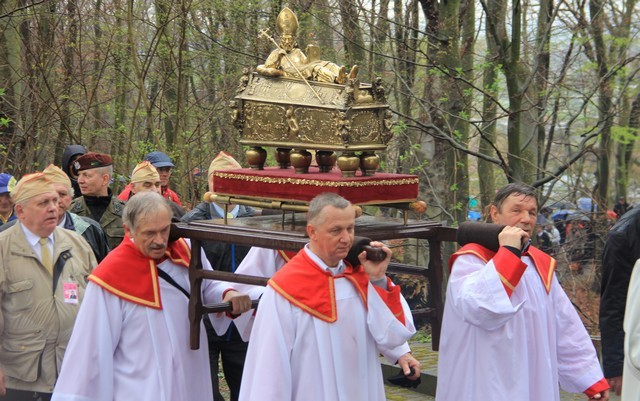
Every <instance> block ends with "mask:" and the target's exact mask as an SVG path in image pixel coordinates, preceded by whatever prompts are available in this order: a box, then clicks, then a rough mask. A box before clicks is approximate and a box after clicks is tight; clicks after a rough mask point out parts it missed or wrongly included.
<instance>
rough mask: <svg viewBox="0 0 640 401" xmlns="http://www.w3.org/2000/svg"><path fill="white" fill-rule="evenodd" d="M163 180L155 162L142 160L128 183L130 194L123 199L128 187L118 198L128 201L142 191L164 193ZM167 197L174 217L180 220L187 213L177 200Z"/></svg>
mask: <svg viewBox="0 0 640 401" xmlns="http://www.w3.org/2000/svg"><path fill="white" fill-rule="evenodd" d="M161 182H162V181H161V179H160V174H159V173H158V170H157V169H156V168H155V167H154V166H153V164H151V163H150V162H149V161H148V160H145V161H142V162H140V163H138V164H137V165H136V166H135V167H134V169H133V171H132V172H131V183H130V184H129V185H127V188H128V192H129V195H128V196H127V198H126V199H122V198H121V197H120V196H122V195H123V194H124V193H125V191H127V189H125V191H122V193H120V195H119V196H118V199H120V200H123V201H125V202H126V201H128V200H129V199H131V197H133V195H135V194H137V193H140V192H155V193H157V194H160V195H162V192H161V188H162V184H161ZM165 199H167V202H169V207H171V211H172V212H173V218H174V219H176V220H177V221H180V218H182V216H184V214H185V213H186V212H185V210H184V209H183V208H182V206H180V205H178V204H177V203H175V202H172V201H171V200H169V199H168V198H166V197H165Z"/></svg>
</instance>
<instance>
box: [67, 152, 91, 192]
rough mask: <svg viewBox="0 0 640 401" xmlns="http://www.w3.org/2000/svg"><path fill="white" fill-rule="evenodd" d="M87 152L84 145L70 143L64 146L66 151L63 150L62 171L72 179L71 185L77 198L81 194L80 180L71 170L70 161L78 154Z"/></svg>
mask: <svg viewBox="0 0 640 401" xmlns="http://www.w3.org/2000/svg"><path fill="white" fill-rule="evenodd" d="M85 153H87V148H85V147H84V146H82V145H68V146H67V147H65V148H64V152H62V171H64V172H65V173H66V174H67V175H68V176H69V179H70V180H71V186H73V192H74V193H73V197H74V198H77V197H78V196H81V195H82V194H81V193H80V187H79V186H78V181H77V180H76V179H75V178H73V175H72V174H71V171H69V170H70V169H69V161H70V160H71V159H72V158H73V156H76V155H83V154H85Z"/></svg>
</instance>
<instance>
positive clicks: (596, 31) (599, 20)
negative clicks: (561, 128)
mask: <svg viewBox="0 0 640 401" xmlns="http://www.w3.org/2000/svg"><path fill="white" fill-rule="evenodd" d="M603 11H604V9H603V3H602V0H590V1H589V12H590V14H591V30H592V34H593V41H594V43H595V51H596V60H597V68H598V76H599V78H600V89H599V99H598V115H599V119H598V120H599V121H600V122H601V124H602V128H601V131H600V147H599V149H598V159H599V160H598V171H597V177H598V183H597V185H598V192H597V194H596V196H597V198H596V202H597V203H598V205H599V207H600V210H606V209H607V203H608V195H609V158H610V155H611V127H612V125H613V117H612V109H611V108H612V104H613V102H612V97H613V83H612V82H611V80H610V79H609V78H608V74H609V66H608V63H607V47H606V44H605V41H604V26H603V24H604V21H603V18H604V16H603V15H602V12H603Z"/></svg>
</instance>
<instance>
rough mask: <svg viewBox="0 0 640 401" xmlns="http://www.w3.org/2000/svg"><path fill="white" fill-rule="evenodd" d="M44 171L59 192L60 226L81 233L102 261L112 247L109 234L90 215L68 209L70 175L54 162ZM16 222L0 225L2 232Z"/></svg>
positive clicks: (70, 200)
mask: <svg viewBox="0 0 640 401" xmlns="http://www.w3.org/2000/svg"><path fill="white" fill-rule="evenodd" d="M42 172H43V173H44V175H45V176H46V177H47V178H48V179H49V180H51V182H52V183H53V187H54V188H55V190H56V192H57V193H58V227H62V228H66V229H67V230H71V231H75V232H76V233H78V234H80V235H81V236H82V238H84V239H85V241H87V243H88V244H89V246H90V247H91V249H92V250H93V254H94V255H95V257H96V260H97V261H98V262H100V261H102V259H104V257H105V256H107V254H108V253H109V251H110V249H109V246H108V245H107V236H106V235H105V234H104V231H102V227H100V224H98V222H97V221H95V220H93V219H90V218H89V217H84V216H78V215H77V214H75V213H71V212H68V211H67V210H68V209H69V206H70V205H71V202H72V201H73V187H72V186H71V180H69V177H68V176H67V175H66V174H65V173H64V171H62V170H61V169H60V168H59V167H58V166H54V165H53V164H50V165H49V166H48V167H47V168H45V169H44V170H43V171H42ZM14 223H15V221H11V222H9V223H7V224H4V225H3V226H2V227H0V232H2V231H4V230H7V229H9V227H11V226H13V224H14Z"/></svg>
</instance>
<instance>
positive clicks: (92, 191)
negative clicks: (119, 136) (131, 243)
mask: <svg viewBox="0 0 640 401" xmlns="http://www.w3.org/2000/svg"><path fill="white" fill-rule="evenodd" d="M74 168H75V169H76V171H77V172H78V185H79V186H80V191H81V192H82V196H81V197H79V198H76V199H74V200H73V203H72V204H71V209H70V211H71V212H72V213H75V214H77V215H80V216H86V217H90V218H92V219H94V220H95V221H97V222H98V223H100V226H101V227H102V230H103V231H104V233H105V234H106V235H107V240H108V245H109V248H111V249H114V248H115V247H117V246H118V245H120V242H122V238H124V229H123V228H122V208H123V207H124V202H122V201H121V200H119V199H118V198H116V197H115V196H113V193H112V192H111V188H109V182H110V181H111V176H112V175H113V160H112V159H111V156H109V155H107V154H104V153H95V152H89V153H87V154H85V155H82V156H81V157H80V158H78V160H76V161H75V163H74Z"/></svg>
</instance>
